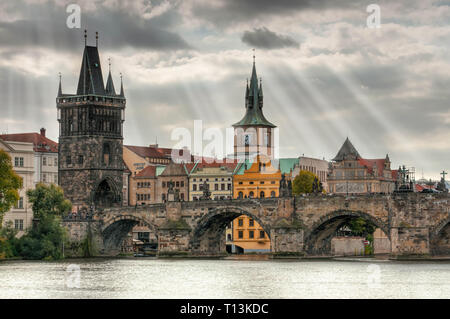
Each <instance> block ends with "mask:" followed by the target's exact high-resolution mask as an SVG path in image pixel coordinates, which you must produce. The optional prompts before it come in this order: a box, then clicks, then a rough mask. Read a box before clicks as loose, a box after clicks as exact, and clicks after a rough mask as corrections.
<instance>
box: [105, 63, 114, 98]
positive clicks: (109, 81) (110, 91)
mask: <svg viewBox="0 0 450 319" xmlns="http://www.w3.org/2000/svg"><path fill="white" fill-rule="evenodd" d="M108 67H109V73H108V79H107V80H106V88H105V92H106V94H107V95H116V90H115V89H114V82H113V79H112V76H111V58H108Z"/></svg>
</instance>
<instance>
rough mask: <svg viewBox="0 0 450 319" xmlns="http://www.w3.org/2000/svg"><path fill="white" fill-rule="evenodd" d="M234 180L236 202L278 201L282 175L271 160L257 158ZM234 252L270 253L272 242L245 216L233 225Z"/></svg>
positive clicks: (237, 174) (244, 166) (246, 162)
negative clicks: (273, 199)
mask: <svg viewBox="0 0 450 319" xmlns="http://www.w3.org/2000/svg"><path fill="white" fill-rule="evenodd" d="M240 165H241V167H239V169H238V170H237V172H236V173H235V175H234V178H233V198H242V199H244V198H267V197H278V195H279V188H280V180H281V171H280V170H279V169H276V168H274V167H273V166H272V164H271V162H270V161H269V160H262V158H261V157H260V156H255V157H254V161H253V162H251V161H245V162H244V163H241V164H240ZM231 229H232V231H231V233H232V240H231V241H230V240H229V238H227V239H228V242H229V243H231V245H232V252H243V253H249V252H260V253H261V252H270V238H269V236H268V234H267V233H265V231H264V229H263V228H262V227H261V225H260V224H258V222H257V221H256V220H254V219H252V218H251V217H249V216H246V215H242V216H239V217H237V218H236V219H234V220H233V222H232V224H231Z"/></svg>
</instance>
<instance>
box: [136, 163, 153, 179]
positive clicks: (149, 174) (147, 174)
mask: <svg viewBox="0 0 450 319" xmlns="http://www.w3.org/2000/svg"><path fill="white" fill-rule="evenodd" d="M136 177H138V178H154V177H156V166H153V165H149V166H147V167H145V168H144V169H143V170H142V171H140V172H139V174H136Z"/></svg>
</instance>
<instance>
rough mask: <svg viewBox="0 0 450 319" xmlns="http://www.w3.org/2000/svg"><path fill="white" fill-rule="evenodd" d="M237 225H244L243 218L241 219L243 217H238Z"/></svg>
mask: <svg viewBox="0 0 450 319" xmlns="http://www.w3.org/2000/svg"><path fill="white" fill-rule="evenodd" d="M238 226H239V227H242V226H244V220H243V219H239V220H238Z"/></svg>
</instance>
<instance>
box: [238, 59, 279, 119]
mask: <svg viewBox="0 0 450 319" xmlns="http://www.w3.org/2000/svg"><path fill="white" fill-rule="evenodd" d="M262 107H263V93H262V84H261V83H260V85H259V86H258V76H257V74H256V65H255V60H254V57H253V68H252V76H251V78H250V86H249V85H248V84H247V87H246V93H245V108H246V113H245V116H244V118H243V119H242V120H241V121H240V122H238V123H236V124H234V125H233V126H254V125H261V126H268V127H276V126H275V125H273V124H272V123H270V122H269V121H268V120H266V118H265V117H264V114H263V112H262Z"/></svg>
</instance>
